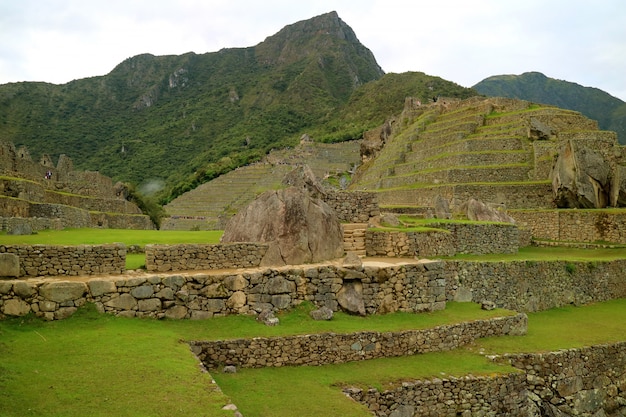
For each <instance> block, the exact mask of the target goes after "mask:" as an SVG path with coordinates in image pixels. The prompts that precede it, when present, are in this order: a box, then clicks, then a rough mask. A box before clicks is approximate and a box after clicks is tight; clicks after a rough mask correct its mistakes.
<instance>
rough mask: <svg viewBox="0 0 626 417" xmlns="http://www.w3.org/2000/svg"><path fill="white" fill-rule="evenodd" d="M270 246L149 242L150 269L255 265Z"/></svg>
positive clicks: (147, 263)
mask: <svg viewBox="0 0 626 417" xmlns="http://www.w3.org/2000/svg"><path fill="white" fill-rule="evenodd" d="M267 248H268V245H266V244H261V243H227V244H215V245H211V244H180V245H146V247H145V253H146V269H147V270H148V271H150V272H153V271H156V272H166V271H190V270H208V269H229V268H254V267H257V266H259V265H260V264H261V260H262V259H263V257H264V256H265V253H266V252H267Z"/></svg>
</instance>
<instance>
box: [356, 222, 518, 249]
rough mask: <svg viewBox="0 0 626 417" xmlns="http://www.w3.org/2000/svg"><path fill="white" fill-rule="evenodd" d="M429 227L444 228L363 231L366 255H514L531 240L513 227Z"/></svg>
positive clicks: (452, 224)
mask: <svg viewBox="0 0 626 417" xmlns="http://www.w3.org/2000/svg"><path fill="white" fill-rule="evenodd" d="M427 226H428V227H434V228H439V229H445V230H447V231H442V232H436V231H430V232H388V231H378V230H367V231H366V235H365V238H366V244H365V248H366V251H367V255H368V256H387V257H413V256H417V257H436V256H453V255H455V254H457V253H469V254H476V255H482V254H488V253H516V252H517V251H518V249H519V247H520V244H522V245H526V244H529V243H530V241H529V239H528V236H527V235H526V234H524V233H521V232H520V230H519V228H518V227H517V226H515V225H512V224H504V223H503V224H462V223H437V222H433V223H432V224H428V225H427Z"/></svg>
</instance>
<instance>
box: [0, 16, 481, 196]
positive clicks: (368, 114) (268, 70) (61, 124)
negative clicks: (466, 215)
mask: <svg viewBox="0 0 626 417" xmlns="http://www.w3.org/2000/svg"><path fill="white" fill-rule="evenodd" d="M475 94H476V93H475V92H474V91H473V90H471V89H467V88H463V87H460V86H458V85H456V84H454V83H451V82H448V81H445V80H442V79H441V78H438V77H431V76H427V75H425V74H421V73H408V74H388V75H385V76H384V72H383V70H382V69H381V68H380V66H379V65H378V63H377V62H376V59H375V58H374V56H373V55H372V53H371V52H370V51H369V50H368V49H367V48H366V47H365V46H363V45H362V44H361V43H360V42H359V41H358V39H357V37H356V35H355V33H354V32H353V31H352V29H351V28H350V27H349V26H348V25H347V24H346V23H344V22H343V21H342V20H341V19H340V18H339V17H338V16H337V14H336V13H335V12H331V13H327V14H324V15H321V16H317V17H314V18H312V19H309V20H305V21H301V22H297V23H294V24H292V25H289V26H286V27H285V28H283V29H282V30H281V31H280V32H278V33H277V34H275V35H273V36H270V37H268V38H267V39H265V41H263V42H261V43H259V44H258V45H256V46H253V47H247V48H231V49H222V50H220V51H218V52H213V53H206V54H195V53H187V54H184V55H179V56H153V55H149V54H144V55H138V56H135V57H132V58H128V59H127V60H125V61H124V62H122V63H120V64H119V65H118V66H117V67H115V68H114V69H113V71H111V72H110V73H109V74H107V75H104V76H99V77H92V78H85V79H80V80H75V81H72V82H70V83H67V84H63V85H53V84H46V83H31V82H23V83H12V84H5V85H0V138H2V139H5V140H9V141H12V142H13V143H14V144H15V145H16V146H20V145H26V146H27V147H28V149H29V151H30V154H31V155H32V156H33V158H34V159H38V158H39V157H40V156H41V155H42V154H48V155H50V156H51V157H52V159H53V160H54V161H56V159H57V158H58V156H59V155H61V154H66V155H68V156H70V157H71V158H72V159H73V161H74V165H75V166H76V168H77V169H81V170H97V171H100V172H102V173H103V174H105V175H107V176H110V177H112V178H113V179H114V180H116V181H117V180H120V181H124V182H128V183H131V184H133V185H135V186H137V187H138V188H139V189H141V186H142V185H144V184H148V183H159V184H163V186H164V188H163V190H162V191H161V192H160V194H159V197H160V198H161V201H170V200H171V199H173V198H175V197H176V196H178V195H181V194H182V193H184V192H186V191H188V190H191V189H193V188H195V187H196V186H198V185H199V184H201V183H204V182H206V181H209V180H211V179H213V178H215V177H217V176H219V175H220V174H223V173H225V172H228V171H230V170H232V169H234V168H236V167H238V166H243V165H246V164H248V163H250V162H253V161H257V160H259V159H260V158H261V157H262V156H263V155H265V154H267V153H268V152H269V151H270V150H271V149H277V148H284V147H290V146H294V145H296V144H297V143H298V141H299V139H300V137H301V135H302V134H303V133H308V134H309V135H311V136H312V137H313V139H314V140H316V141H324V142H337V141H343V140H347V139H354V138H358V137H360V135H361V134H362V132H363V131H365V130H367V129H369V128H371V127H373V126H376V125H380V124H382V123H383V122H384V120H385V119H386V118H388V117H390V116H392V115H394V114H398V113H399V112H400V111H401V110H402V107H403V103H404V98H405V97H406V96H408V95H414V96H419V97H424V99H426V98H427V97H431V96H434V95H447V96H454V97H469V96H472V95H475Z"/></svg>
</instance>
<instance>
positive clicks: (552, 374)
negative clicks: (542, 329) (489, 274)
mask: <svg viewBox="0 0 626 417" xmlns="http://www.w3.org/2000/svg"><path fill="white" fill-rule="evenodd" d="M496 360H498V361H502V362H508V363H510V364H511V365H513V366H514V367H516V368H518V369H519V370H520V372H519V373H510V374H504V375H495V376H480V377H475V376H472V375H468V376H465V377H461V378H455V377H446V378H433V379H427V380H415V381H405V382H402V383H401V384H398V386H397V387H394V388H392V389H388V390H384V391H379V390H377V389H375V388H370V389H361V388H356V387H348V388H345V389H344V393H345V394H346V395H349V396H350V397H351V398H352V399H354V400H356V401H358V402H360V403H362V404H364V405H365V406H366V407H367V408H368V409H369V410H370V411H371V412H372V413H373V414H374V415H376V416H381V417H382V416H385V417H402V416H423V415H424V416H425V415H427V416H454V415H457V416H510V417H528V416H539V415H541V416H582V417H592V416H607V415H610V416H621V415H624V412H626V342H618V343H615V344H608V345H599V346H591V347H584V348H580V349H568V350H563V351H558V352H548V353H539V354H535V353H531V354H520V355H505V356H504V357H501V358H496Z"/></svg>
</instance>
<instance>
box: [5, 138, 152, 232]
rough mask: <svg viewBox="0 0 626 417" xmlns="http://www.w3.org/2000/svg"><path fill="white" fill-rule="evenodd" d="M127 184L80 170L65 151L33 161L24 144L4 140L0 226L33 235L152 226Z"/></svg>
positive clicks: (10, 230) (7, 229)
mask: <svg viewBox="0 0 626 417" xmlns="http://www.w3.org/2000/svg"><path fill="white" fill-rule="evenodd" d="M126 197H128V193H127V190H126V188H125V187H124V186H123V184H120V183H118V184H113V181H112V180H111V178H109V177H107V176H104V175H102V174H100V173H99V172H94V171H77V170H75V169H74V165H73V162H72V160H71V159H70V158H69V157H68V156H66V155H61V156H60V157H59V160H58V162H57V164H56V166H55V165H54V163H53V162H52V159H51V158H50V156H48V155H43V156H42V157H41V159H40V161H39V162H34V161H33V160H32V158H31V156H30V153H29V152H28V149H26V148H25V147H20V148H16V147H15V145H14V144H13V143H11V142H5V141H0V230H6V231H7V232H9V233H30V232H31V231H37V230H42V229H62V228H65V227H74V228H79V227H105V228H128V229H153V228H154V224H153V223H152V221H151V220H150V219H149V217H148V216H145V215H143V214H142V212H141V210H140V209H139V208H138V207H137V205H136V204H134V203H133V202H131V201H128V200H127V199H126Z"/></svg>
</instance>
